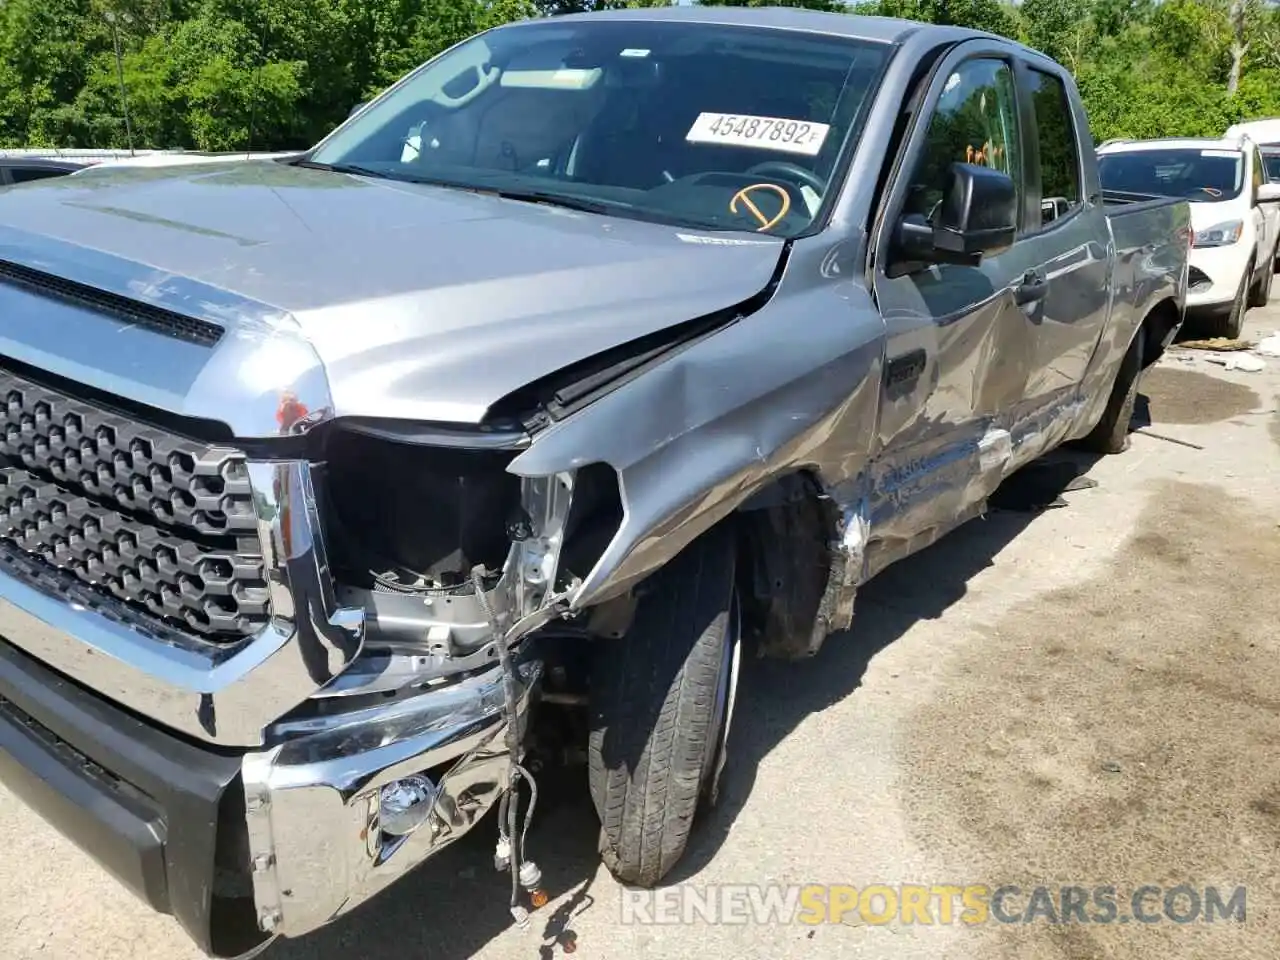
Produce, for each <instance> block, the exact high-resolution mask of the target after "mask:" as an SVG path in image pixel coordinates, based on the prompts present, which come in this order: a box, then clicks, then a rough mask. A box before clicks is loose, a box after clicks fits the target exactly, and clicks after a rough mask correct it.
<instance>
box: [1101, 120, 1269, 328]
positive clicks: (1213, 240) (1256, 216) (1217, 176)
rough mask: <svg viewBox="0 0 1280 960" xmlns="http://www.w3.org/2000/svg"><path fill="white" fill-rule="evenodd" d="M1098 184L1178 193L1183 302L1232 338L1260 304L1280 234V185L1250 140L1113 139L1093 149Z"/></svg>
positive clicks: (1120, 189) (1264, 299)
mask: <svg viewBox="0 0 1280 960" xmlns="http://www.w3.org/2000/svg"><path fill="white" fill-rule="evenodd" d="M1098 168H1099V170H1100V171H1101V174H1102V185H1103V187H1105V188H1107V189H1108V190H1111V191H1115V192H1120V193H1124V192H1142V193H1147V194H1162V195H1164V196H1173V197H1185V198H1186V199H1188V200H1190V201H1191V223H1192V226H1193V227H1194V228H1195V243H1194V246H1193V249H1192V251H1191V281H1190V286H1189V288H1188V292H1187V308H1188V310H1190V311H1193V312H1194V313H1197V314H1199V315H1200V317H1201V318H1203V320H1204V321H1205V322H1206V323H1207V324H1208V325H1209V326H1210V328H1211V330H1212V331H1213V332H1214V333H1216V334H1218V335H1220V336H1224V337H1238V336H1240V330H1241V327H1242V325H1243V324H1244V315H1245V311H1246V310H1247V309H1248V308H1249V307H1260V306H1263V305H1265V304H1266V302H1267V300H1268V299H1269V298H1270V296H1271V280H1272V277H1273V276H1274V274H1275V263H1276V258H1277V252H1278V251H1277V239H1278V238H1280V183H1272V182H1270V180H1269V178H1268V176H1267V173H1266V166H1265V164H1264V163H1263V159H1262V155H1261V153H1260V152H1259V150H1258V147H1257V145H1256V144H1255V143H1254V142H1253V141H1252V140H1250V139H1248V138H1247V137H1243V136H1242V137H1239V138H1234V139H1226V140H1218V139H1183V140H1120V141H1111V142H1109V143H1105V144H1103V145H1102V146H1100V147H1099V148H1098Z"/></svg>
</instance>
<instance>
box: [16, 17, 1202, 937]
mask: <svg viewBox="0 0 1280 960" xmlns="http://www.w3.org/2000/svg"><path fill="white" fill-rule="evenodd" d="M415 137H416V140H414V139H412V138H415ZM410 141H412V142H413V143H415V144H416V146H415V148H414V149H413V150H410V151H409V152H408V155H407V156H406V150H405V147H406V143H407V142H410ZM1126 201H1132V202H1126ZM0 241H3V250H4V254H3V257H4V258H5V259H3V260H0V315H3V316H4V317H5V318H6V319H5V323H4V325H3V326H2V327H0V356H2V357H3V361H2V363H0V397H6V398H7V401H6V403H7V406H6V407H5V408H4V413H3V416H4V418H5V420H4V427H3V429H0V443H3V446H0V457H3V458H4V459H3V461H2V464H3V465H2V466H0V517H3V518H5V519H4V520H0V633H2V634H3V636H4V638H5V639H4V640H3V641H2V642H0V780H3V781H4V782H5V783H6V784H7V785H8V786H9V787H10V789H12V790H13V791H14V792H16V793H17V794H18V795H19V796H21V797H23V798H25V800H26V801H27V802H29V803H30V804H31V805H32V806H33V807H34V808H35V809H37V810H38V811H40V812H41V813H42V814H43V815H44V816H45V817H47V818H48V819H49V820H50V821H51V822H52V823H54V824H55V825H56V826H57V827H58V828H59V829H61V830H62V831H63V832H65V833H66V834H67V835H68V836H69V837H71V838H72V839H73V840H74V841H75V842H77V843H78V844H79V845H80V846H81V847H82V848H83V849H85V850H87V851H88V852H89V853H90V854H91V855H93V856H95V857H96V858H97V859H98V860H99V861H100V862H102V863H103V864H104V865H106V866H107V868H108V869H110V870H111V871H112V872H113V873H114V874H115V875H116V876H117V877H119V878H120V879H121V880H123V881H124V882H125V883H126V884H128V885H129V886H130V887H131V888H133V889H134V890H135V891H136V892H138V894H139V895H140V896H142V897H143V898H144V899H145V900H146V901H147V902H149V903H150V904H152V905H153V906H154V907H155V908H156V909H158V910H163V911H168V912H171V913H172V914H173V915H174V916H175V917H176V918H177V919H178V920H179V922H180V923H182V924H183V926H184V927H185V928H186V929H187V930H188V931H189V932H190V934H191V935H192V936H193V937H194V938H195V940H196V941H197V942H198V943H199V944H200V946H201V947H202V948H203V949H205V950H206V951H209V952H211V953H215V954H219V955H234V954H237V953H239V952H240V951H244V950H250V949H253V948H254V947H255V945H256V944H259V943H260V942H261V941H262V940H263V939H264V938H266V937H269V936H273V935H284V936H288V937H297V936H301V935H304V934H306V933H308V932H309V931H312V930H315V929H316V928H317V927H320V926H322V925H323V924H326V923H328V922H329V921H331V920H333V919H334V918H336V917H338V916H340V915H341V914H344V913H345V912H347V911H348V910H350V909H351V908H353V907H355V906H356V905H358V904H360V903H361V902H363V901H366V900H367V899H369V898H370V897H372V896H374V895H375V894H376V893H377V892H378V891H379V890H381V889H382V888H384V887H385V886H386V885H387V884H389V883H391V882H393V881H394V880H395V879H396V878H398V877H400V876H401V875H403V874H404V873H405V872H406V871H408V870H410V869H412V868H414V867H416V866H418V865H419V864H421V863H422V862H423V861H425V860H427V859H429V858H430V857H431V856H432V855H433V854H435V853H436V852H438V851H439V850H440V849H442V848H443V847H444V846H445V845H447V844H449V843H450V842H452V841H453V840H454V839H456V838H457V837H458V836H460V835H461V834H462V833H464V832H465V831H467V830H468V829H469V828H471V827H472V826H473V825H474V824H475V823H476V822H477V821H478V820H479V818H480V817H481V816H482V815H483V814H484V813H485V811H486V810H488V809H490V808H491V807H492V806H493V805H495V804H497V805H498V806H499V818H498V819H499V822H500V824H501V827H500V836H499V837H498V838H496V849H495V857H496V861H497V864H498V866H499V868H500V869H507V870H510V872H511V877H512V898H511V908H512V912H513V916H514V917H515V918H516V919H517V920H522V919H524V917H525V915H526V914H525V911H526V909H527V907H526V905H525V904H526V902H527V901H526V900H525V899H523V898H524V897H525V893H523V892H521V891H522V890H524V891H527V890H528V889H530V888H536V887H537V884H538V870H537V868H536V866H534V865H533V863H532V861H531V860H529V859H528V854H529V853H531V852H532V850H530V849H526V848H525V844H524V830H525V828H526V827H527V825H528V822H527V819H525V817H526V815H527V813H528V812H530V811H528V810H527V809H526V808H524V807H523V806H522V805H520V804H517V803H515V802H511V798H512V796H513V792H515V791H518V790H519V789H520V785H521V783H522V782H528V781H530V780H531V776H530V774H529V773H528V767H526V766H525V765H523V764H522V763H520V762H519V761H520V760H521V758H522V757H523V756H525V754H526V752H528V751H535V752H536V751H540V750H541V751H544V752H549V750H548V748H547V747H546V746H545V743H544V742H543V741H540V740H539V733H538V732H539V731H540V730H546V729H550V730H562V729H563V730H568V731H572V730H573V729H574V728H573V725H572V723H571V720H572V718H573V716H575V715H574V714H573V713H571V712H570V713H565V714H563V716H564V717H565V718H566V719H565V723H564V726H563V727H561V726H559V725H558V724H555V723H552V722H550V721H551V720H552V719H553V717H554V716H555V714H554V711H565V710H569V709H570V708H567V707H566V706H564V704H572V703H582V702H584V701H585V703H586V708H587V710H586V712H587V717H586V720H587V722H586V723H585V724H584V725H583V728H582V742H581V744H580V745H581V746H585V749H586V754H587V756H588V759H589V764H588V773H587V777H588V780H589V785H590V791H591V795H592V797H593V798H594V801H595V806H596V810H597V813H598V815H599V819H600V831H601V841H600V845H601V850H602V853H603V857H604V860H605V862H606V863H607V864H608V866H609V868H610V869H611V870H613V872H614V873H615V874H616V875H617V876H619V877H621V878H622V879H624V880H626V881H628V882H631V883H635V884H641V885H653V884H655V883H657V882H659V881H660V880H661V879H662V878H663V877H664V876H665V875H666V874H667V873H668V871H670V870H671V868H672V866H673V865H674V864H675V863H676V862H677V861H678V860H679V858H680V857H681V855H682V853H683V851H684V848H685V845H686V841H687V840H688V837H689V834H690V830H691V827H692V825H693V822H694V820H695V818H696V815H697V812H698V811H699V809H700V807H701V805H702V803H703V802H704V801H705V802H708V803H710V802H714V799H715V795H716V785H717V780H718V776H719V772H720V769H721V766H722V764H723V763H724V761H725V759H726V743H727V740H726V738H727V734H728V730H729V726H730V721H731V718H732V715H733V713H734V702H735V696H736V691H735V687H736V679H737V671H738V663H739V658H740V656H741V651H742V644H743V642H744V638H745V639H746V641H748V642H750V643H752V644H755V645H757V646H758V649H759V650H760V651H761V652H763V653H766V654H769V655H773V656H780V657H795V658H800V657H807V656H811V655H813V654H815V653H817V652H818V650H819V648H820V647H821V645H822V644H823V642H824V640H825V639H826V638H827V637H828V636H829V635H831V634H833V633H839V632H841V631H843V630H845V629H847V628H849V627H850V625H851V623H852V617H853V610H854V600H855V597H856V595H857V592H858V588H859V586H860V585H861V584H862V583H864V582H865V581H866V580H868V579H869V578H871V577H873V576H874V575H876V574H877V573H878V572H879V571H880V570H882V569H884V568H885V567H886V566H887V565H888V564H890V563H891V562H893V561H896V560H899V559H901V558H904V557H906V556H908V555H909V554H911V553H913V552H915V551H916V550H918V549H920V548H922V547H924V546H925V545H927V544H929V543H932V542H933V541H935V540H937V539H938V538H940V537H941V536H943V535H944V534H945V533H947V532H948V531H950V530H952V529H954V528H955V527H957V526H958V525H960V524H961V523H963V522H965V521H966V520H968V519H969V518H972V517H975V516H978V515H980V514H981V513H982V512H983V510H984V507H985V502H986V499H987V497H988V495H990V494H991V493H992V492H993V491H994V490H995V489H996V487H997V485H998V484H999V483H1000V482H1001V480H1002V479H1003V478H1005V477H1007V476H1008V475H1009V474H1010V473H1011V472H1012V471H1014V470H1016V469H1017V468H1018V467H1020V466H1022V465H1023V464H1026V463H1028V462H1029V461H1031V460H1033V459H1035V458H1036V457H1039V456H1040V455H1042V454H1044V453H1045V452H1047V451H1049V450H1052V449H1053V448H1055V447H1057V446H1058V445H1059V444H1062V443H1064V442H1066V441H1068V440H1078V441H1079V442H1081V443H1082V444H1084V445H1085V446H1086V447H1088V448H1090V449H1093V450H1095V451H1099V452H1104V453H1115V452H1119V451H1121V450H1122V449H1123V448H1124V447H1125V445H1126V443H1127V438H1126V432H1127V426H1128V423H1129V417H1130V413H1131V410H1132V407H1133V402H1134V396H1135V391H1136V389H1137V385H1138V379H1139V376H1140V374H1141V372H1142V370H1143V368H1144V367H1146V366H1147V365H1149V364H1150V363H1151V362H1152V361H1153V360H1154V359H1155V358H1156V357H1157V356H1158V355H1159V353H1160V351H1161V350H1162V349H1163V348H1164V347H1165V345H1166V344H1167V343H1168V342H1169V340H1170V339H1171V338H1172V337H1173V336H1174V334H1175V332H1176V330H1177V328H1178V326H1179V324H1180V323H1181V320H1182V313H1183V305H1184V299H1185V295H1186V282H1187V253H1188V247H1189V244H1190V211H1189V208H1188V204H1187V203H1186V202H1185V201H1183V200H1176V199H1169V198H1154V199H1152V198H1138V199H1135V198H1131V197H1121V198H1118V199H1117V202H1116V203H1114V204H1108V205H1104V204H1103V202H1102V194H1101V187H1100V184H1099V180H1098V171H1097V160H1096V158H1095V156H1094V152H1093V150H1092V147H1091V145H1090V141H1089V140H1088V123H1087V119H1086V117H1085V114H1084V110H1083V108H1082V106H1081V103H1080V100H1079V97H1078V94H1077V91H1076V88H1075V86H1074V84H1073V82H1072V80H1071V77H1070V75H1069V74H1068V73H1067V72H1066V71H1065V70H1064V69H1063V68H1062V67H1060V66H1058V65H1057V64H1055V63H1053V62H1052V61H1050V60H1048V59H1046V58H1045V57H1043V56H1042V55H1040V54H1038V53H1035V52H1033V51H1031V50H1029V49H1027V48H1025V47H1022V46H1020V45H1018V44H1015V43H1011V42H1010V41H1007V40H1004V39H1000V38H997V37H994V36H989V35H985V34H981V33H977V32H974V31H971V30H966V29H960V28H955V27H942V26H931V25H925V24H920V23H914V22H908V21H899V20H891V19H881V18H864V17H858V16H847V15H843V14H840V15H836V14H822V13H816V12H812V11H804V10H795V9H740V8H717V7H673V8H650V9H636V10H620V11H611V12H608V13H598V14H586V15H573V16H564V17H556V18H553V19H545V20H536V21H530V22H525V23H520V24H513V25H508V26H503V27H500V28H497V29H494V30H490V31H488V32H485V33H483V34H481V35H479V36H478V37H476V38H473V39H471V40H468V41H466V42H464V43H462V44H461V45H459V46H456V47H454V48H453V49H451V50H450V51H448V52H446V53H445V54H443V55H441V56H440V57H438V58H436V59H434V60H432V61H431V62H429V63H428V64H426V65H425V66H423V67H421V68H420V69H418V70H416V71H415V72H413V73H412V74H410V75H409V76H408V77H406V78H405V79H404V80H402V81H401V82H400V83H398V84H396V85H395V86H394V87H392V88H391V89H389V90H388V91H387V92H386V93H385V94H383V95H382V96H380V97H379V98H378V99H377V100H375V101H373V102H372V103H370V104H369V105H367V106H365V107H364V108H363V109H361V110H359V111H358V112H356V113H355V114H354V115H353V116H352V117H351V118H350V119H349V120H348V121H347V122H345V123H344V124H343V125H342V126H341V127H339V128H338V129H337V130H336V131H335V132H333V133H332V134H331V135H330V136H329V137H327V138H325V139H324V140H323V141H322V142H321V143H320V144H319V145H317V146H316V147H315V148H314V149H312V150H310V151H308V152H307V153H306V154H305V155H304V156H302V157H301V158H299V159H298V160H296V161H294V162H266V161H246V162H242V163H233V164H227V165H223V166H221V167H219V168H218V169H216V170H210V169H205V168H197V167H188V168H172V169H168V170H157V171H154V174H153V175H149V176H148V177H146V178H138V177H135V176H126V175H125V173H124V172H121V173H118V174H109V173H107V172H106V171H103V175H102V176H101V177H97V178H93V180H92V182H90V180H89V179H83V186H81V187H76V186H74V185H71V184H68V183H63V184H60V185H58V189H56V190H55V189H53V186H52V185H49V186H48V187H40V186H36V187H32V188H29V189H26V190H21V191H11V192H9V193H7V194H5V195H3V196H0ZM535 704H537V705H538V707H537V711H538V712H537V715H536V716H535V714H534V713H533V710H534V705H535ZM535 720H536V721H537V722H534V721H535ZM539 899H541V898H540V896H534V897H533V898H532V902H533V903H534V904H535V905H536V904H537V902H538V900H539Z"/></svg>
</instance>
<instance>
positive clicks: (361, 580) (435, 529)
mask: <svg viewBox="0 0 1280 960" xmlns="http://www.w3.org/2000/svg"><path fill="white" fill-rule="evenodd" d="M325 454H326V459H327V461H328V464H327V468H326V471H325V490H326V500H327V503H326V506H327V514H328V519H329V521H330V522H328V523H327V524H326V538H327V539H328V541H329V543H330V550H329V555H330V557H331V558H332V563H333V568H334V571H333V572H334V575H335V577H336V578H337V579H338V580H339V581H340V582H343V583H346V584H350V585H353V586H361V587H366V588H368V589H372V590H377V589H380V588H381V589H384V590H389V591H391V592H410V593H415V592H420V591H425V592H435V591H441V592H445V593H448V592H451V591H453V590H455V589H459V588H460V589H461V590H463V591H464V592H465V591H467V590H470V575H471V569H472V567H474V566H475V565H476V564H483V565H484V566H485V568H486V569H487V570H490V571H492V574H493V576H494V577H495V578H496V576H497V575H498V573H499V572H500V571H501V569H502V566H503V564H504V563H505V562H506V559H507V555H508V553H509V552H510V549H511V533H512V531H513V530H516V529H518V528H519V527H520V525H521V524H522V523H523V522H524V512H523V510H522V508H521V503H520V478H519V477H517V476H514V475H512V474H510V473H507V471H506V468H507V465H508V464H509V463H510V462H511V459H512V457H513V456H514V454H513V453H511V452H509V451H500V450H457V449H442V448H439V447H423V446H416V445H414V444H407V443H395V442H392V441H388V440H383V439H376V438H372V437H367V436H363V435H361V434H355V433H347V432H338V433H335V435H334V436H333V437H331V438H330V439H329V442H328V444H327V447H326V451H325Z"/></svg>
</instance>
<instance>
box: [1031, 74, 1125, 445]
mask: <svg viewBox="0 0 1280 960" xmlns="http://www.w3.org/2000/svg"><path fill="white" fill-rule="evenodd" d="M1018 87H1019V90H1020V92H1021V93H1022V97H1021V100H1022V103H1023V107H1024V119H1025V126H1026V129H1027V131H1028V134H1029V135H1028V137H1027V139H1028V150H1027V158H1028V181H1029V183H1028V195H1029V196H1030V197H1032V198H1033V200H1034V202H1033V204H1032V207H1031V210H1030V211H1029V214H1030V220H1031V223H1030V225H1029V229H1028V233H1027V236H1026V237H1025V238H1024V239H1023V245H1024V246H1025V247H1026V249H1027V253H1028V257H1029V259H1030V261H1031V263H1030V265H1029V267H1030V272H1029V275H1028V277H1027V278H1026V281H1025V282H1027V283H1029V284H1032V285H1038V286H1039V287H1040V289H1041V290H1042V291H1043V295H1042V296H1040V297H1038V298H1037V297H1028V298H1026V299H1025V300H1024V302H1023V303H1022V304H1021V317H1020V320H1021V322H1022V323H1023V324H1024V325H1025V328H1026V332H1027V335H1028V338H1029V342H1030V345H1031V350H1032V357H1031V365H1030V368H1029V370H1028V375H1027V380H1026V386H1025V390H1024V392H1023V396H1022V397H1021V398H1020V399H1019V401H1018V404H1017V406H1016V411H1015V415H1014V418H1013V420H1014V427H1013V447H1014V455H1013V456H1014V460H1015V462H1018V463H1022V462H1026V461H1027V460H1030V459H1032V458H1034V457H1036V456H1038V455H1039V454H1040V453H1042V452H1044V451H1045V450H1047V449H1049V448H1050V447H1052V446H1054V445H1056V444H1057V442H1058V441H1059V440H1061V438H1062V436H1063V434H1064V433H1065V431H1066V429H1067V428H1068V427H1069V426H1070V420H1071V417H1072V415H1073V412H1074V405H1075V404H1077V403H1078V402H1079V397H1078V390H1077V387H1078V386H1079V384H1080V383H1081V381H1083V379H1084V375H1085V371H1086V370H1087V369H1088V366H1089V360H1090V358H1091V357H1092V356H1093V352H1094V348H1095V347H1096V345H1097V343H1098V339H1099V337H1100V336H1101V335H1102V330H1103V327H1104V326H1105V324H1106V320H1107V310H1108V303H1109V300H1108V289H1109V284H1110V280H1111V269H1112V263H1113V256H1112V252H1111V250H1110V249H1109V248H1110V236H1111V235H1110V231H1109V230H1108V229H1107V221H1106V213H1105V212H1104V210H1103V204H1102V191H1101V188H1100V187H1099V186H1098V183H1097V178H1096V176H1094V177H1091V178H1089V180H1086V177H1085V175H1084V171H1085V166H1084V157H1083V155H1082V142H1087V143H1089V144H1092V139H1091V138H1090V137H1089V132H1088V126H1087V124H1086V121H1085V117H1084V115H1083V111H1082V110H1080V109H1079V108H1078V104H1079V98H1078V97H1075V96H1073V93H1074V86H1073V85H1072V84H1071V81H1070V79H1069V78H1068V77H1067V76H1066V74H1065V73H1064V72H1063V71H1062V70H1061V69H1060V68H1058V67H1057V66H1056V65H1054V64H1051V63H1050V62H1049V61H1047V60H1043V59H1040V58H1032V57H1027V58H1026V59H1022V60H1020V61H1019V64H1018ZM1089 149H1092V146H1090V147H1089ZM1089 169H1092V167H1090V168H1089ZM1090 181H1091V182H1090Z"/></svg>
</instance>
